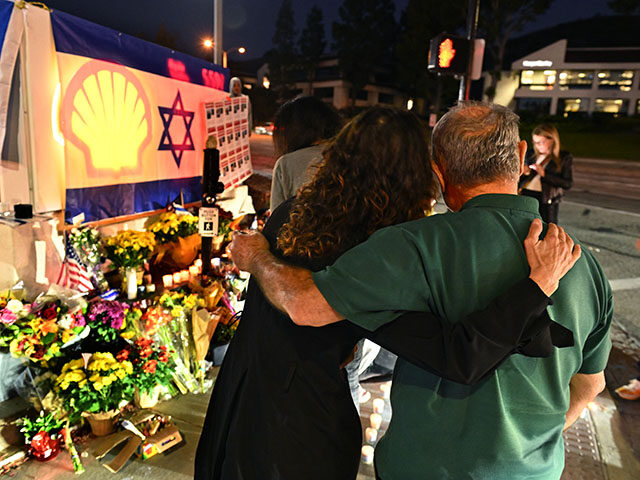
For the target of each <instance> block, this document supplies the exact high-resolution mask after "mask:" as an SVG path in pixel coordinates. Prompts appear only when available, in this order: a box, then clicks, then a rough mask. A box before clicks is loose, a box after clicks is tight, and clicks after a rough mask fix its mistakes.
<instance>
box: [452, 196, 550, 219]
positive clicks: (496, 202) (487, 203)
mask: <svg viewBox="0 0 640 480" xmlns="http://www.w3.org/2000/svg"><path fill="white" fill-rule="evenodd" d="M475 207H490V208H502V209H509V210H522V211H524V212H529V213H533V214H534V215H536V216H539V213H538V202H537V200H536V199H535V198H531V197H524V196H520V195H509V194H506V193H485V194H484V195H478V196H477V197H473V198H472V199H471V200H468V201H467V202H466V203H465V204H464V205H463V206H462V208H461V209H460V211H462V210H466V209H468V208H475Z"/></svg>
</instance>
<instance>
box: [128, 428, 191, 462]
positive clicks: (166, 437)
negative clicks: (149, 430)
mask: <svg viewBox="0 0 640 480" xmlns="http://www.w3.org/2000/svg"><path fill="white" fill-rule="evenodd" d="M180 442H182V435H180V432H179V431H178V427H176V426H175V425H169V426H166V427H165V428H163V429H162V430H160V431H159V432H158V433H156V434H155V435H151V436H150V437H147V439H146V440H145V441H144V442H142V445H140V447H138V450H137V451H136V455H138V456H139V457H142V459H143V460H146V459H147V458H151V457H153V456H154V455H157V454H158V453H162V452H166V451H167V450H169V449H170V448H171V447H174V446H176V445H178V444H179V443H180Z"/></svg>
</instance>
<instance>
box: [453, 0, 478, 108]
mask: <svg viewBox="0 0 640 480" xmlns="http://www.w3.org/2000/svg"><path fill="white" fill-rule="evenodd" d="M479 14H480V0H469V10H468V11H467V39H468V40H469V61H468V62H467V73H466V74H465V75H464V76H463V77H462V78H461V79H460V90H459V91H458V101H459V102H461V101H463V100H469V90H470V89H471V74H472V71H471V70H472V68H473V52H474V50H475V48H474V47H475V43H476V32H477V31H478V16H479Z"/></svg>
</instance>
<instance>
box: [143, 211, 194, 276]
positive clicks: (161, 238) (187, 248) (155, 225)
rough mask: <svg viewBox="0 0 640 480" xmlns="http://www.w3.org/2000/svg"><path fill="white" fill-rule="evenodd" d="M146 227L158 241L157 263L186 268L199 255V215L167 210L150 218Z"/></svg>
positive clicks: (155, 260)
mask: <svg viewBox="0 0 640 480" xmlns="http://www.w3.org/2000/svg"><path fill="white" fill-rule="evenodd" d="M146 228H147V231H148V232H150V233H152V234H153V235H155V238H156V241H157V242H158V245H157V247H156V251H155V259H154V262H155V263H160V262H164V263H166V264H168V265H169V266H171V267H176V268H185V267H186V266H188V265H190V264H191V263H192V262H193V260H194V259H195V258H196V256H197V255H198V250H199V249H200V235H198V217H196V216H194V215H191V214H189V213H183V214H178V213H176V212H165V213H163V214H161V215H160V216H158V217H155V218H152V219H149V222H148V224H147V226H146Z"/></svg>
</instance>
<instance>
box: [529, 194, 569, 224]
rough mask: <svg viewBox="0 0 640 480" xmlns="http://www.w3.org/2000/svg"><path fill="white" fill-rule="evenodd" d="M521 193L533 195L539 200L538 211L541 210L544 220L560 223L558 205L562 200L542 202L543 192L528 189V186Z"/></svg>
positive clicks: (532, 196)
mask: <svg viewBox="0 0 640 480" xmlns="http://www.w3.org/2000/svg"><path fill="white" fill-rule="evenodd" d="M520 193H521V195H524V196H525V197H531V198H535V199H536V200H538V211H539V212H540V216H541V217H542V220H544V221H545V222H547V223H555V224H557V223H558V205H559V204H560V202H558V201H555V202H551V203H542V192H536V191H533V190H527V189H526V188H524V189H522V191H521V192H520Z"/></svg>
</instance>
